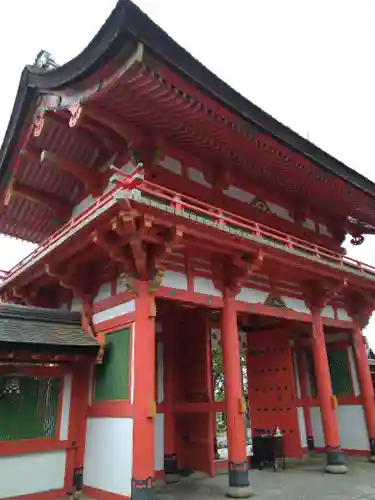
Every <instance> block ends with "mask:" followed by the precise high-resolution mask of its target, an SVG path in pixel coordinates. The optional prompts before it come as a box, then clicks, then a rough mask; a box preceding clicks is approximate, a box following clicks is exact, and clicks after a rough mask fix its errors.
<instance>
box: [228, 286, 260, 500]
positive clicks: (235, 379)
mask: <svg viewBox="0 0 375 500" xmlns="http://www.w3.org/2000/svg"><path fill="white" fill-rule="evenodd" d="M221 343H222V350H223V368H224V388H225V412H226V418H227V435H228V469H229V490H228V496H233V497H235V498H246V497H249V496H251V495H252V490H251V487H250V483H249V467H248V461H247V456H246V441H245V425H244V413H243V394H242V384H241V373H240V370H241V365H240V348H239V339H238V328H237V312H236V302H235V297H234V294H233V293H232V292H231V291H230V290H228V289H227V288H224V293H223V309H222V313H221Z"/></svg>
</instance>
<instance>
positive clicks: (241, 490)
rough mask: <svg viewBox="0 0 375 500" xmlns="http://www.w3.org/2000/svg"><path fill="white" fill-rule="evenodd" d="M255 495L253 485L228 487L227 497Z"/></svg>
mask: <svg viewBox="0 0 375 500" xmlns="http://www.w3.org/2000/svg"><path fill="white" fill-rule="evenodd" d="M254 495H255V493H254V490H253V488H252V487H251V486H246V487H238V486H229V487H228V489H227V497H229V498H250V497H253V496H254Z"/></svg>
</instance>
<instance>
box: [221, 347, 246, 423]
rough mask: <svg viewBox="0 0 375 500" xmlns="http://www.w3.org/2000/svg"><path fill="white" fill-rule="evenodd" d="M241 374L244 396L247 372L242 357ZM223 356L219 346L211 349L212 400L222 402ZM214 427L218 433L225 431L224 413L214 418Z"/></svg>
mask: <svg viewBox="0 0 375 500" xmlns="http://www.w3.org/2000/svg"><path fill="white" fill-rule="evenodd" d="M240 363H241V374H242V388H243V392H244V394H247V372H246V359H245V357H244V356H241V358H240ZM223 371H224V370H223V355H222V349H221V346H218V347H215V348H214V349H212V373H213V383H214V399H215V401H224V399H225V388H224V373H223ZM216 427H217V431H218V432H224V431H225V430H226V427H227V425H226V417H225V414H224V413H218V414H217V416H216Z"/></svg>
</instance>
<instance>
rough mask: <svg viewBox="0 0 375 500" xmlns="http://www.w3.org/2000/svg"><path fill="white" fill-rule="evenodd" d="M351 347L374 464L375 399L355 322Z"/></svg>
mask: <svg viewBox="0 0 375 500" xmlns="http://www.w3.org/2000/svg"><path fill="white" fill-rule="evenodd" d="M353 347H354V352H355V357H356V365H357V375H358V382H359V387H360V390H361V397H362V404H363V410H364V412H365V418H366V425H367V432H368V437H369V443H370V460H371V462H375V398H374V387H373V385H372V379H371V373H370V368H369V364H368V358H367V352H366V340H365V337H364V336H363V335H362V330H361V327H360V325H359V324H358V323H357V322H355V324H354V331H353Z"/></svg>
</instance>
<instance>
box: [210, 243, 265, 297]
mask: <svg viewBox="0 0 375 500" xmlns="http://www.w3.org/2000/svg"><path fill="white" fill-rule="evenodd" d="M264 259H265V254H264V252H263V250H258V251H257V252H256V253H254V254H242V255H239V254H237V255H234V256H233V257H232V256H228V257H227V258H226V259H224V260H223V259H221V258H215V259H213V261H212V276H213V281H214V285H215V287H216V288H217V289H218V290H223V288H228V289H229V290H230V291H231V292H232V293H233V294H235V295H237V294H238V293H239V292H240V290H241V287H242V285H243V283H244V282H245V281H246V280H247V279H248V278H249V277H250V276H251V274H252V273H254V272H255V271H258V270H259V269H261V268H262V266H263V264H264Z"/></svg>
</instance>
